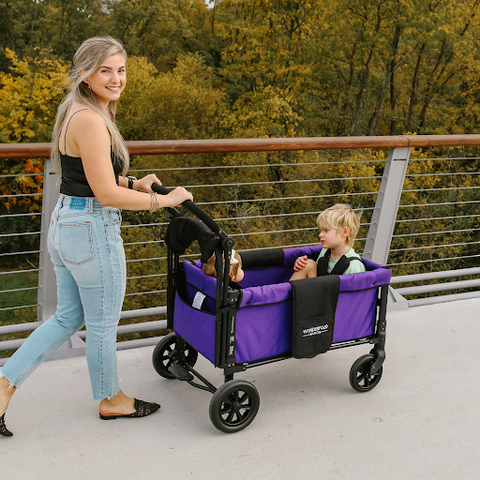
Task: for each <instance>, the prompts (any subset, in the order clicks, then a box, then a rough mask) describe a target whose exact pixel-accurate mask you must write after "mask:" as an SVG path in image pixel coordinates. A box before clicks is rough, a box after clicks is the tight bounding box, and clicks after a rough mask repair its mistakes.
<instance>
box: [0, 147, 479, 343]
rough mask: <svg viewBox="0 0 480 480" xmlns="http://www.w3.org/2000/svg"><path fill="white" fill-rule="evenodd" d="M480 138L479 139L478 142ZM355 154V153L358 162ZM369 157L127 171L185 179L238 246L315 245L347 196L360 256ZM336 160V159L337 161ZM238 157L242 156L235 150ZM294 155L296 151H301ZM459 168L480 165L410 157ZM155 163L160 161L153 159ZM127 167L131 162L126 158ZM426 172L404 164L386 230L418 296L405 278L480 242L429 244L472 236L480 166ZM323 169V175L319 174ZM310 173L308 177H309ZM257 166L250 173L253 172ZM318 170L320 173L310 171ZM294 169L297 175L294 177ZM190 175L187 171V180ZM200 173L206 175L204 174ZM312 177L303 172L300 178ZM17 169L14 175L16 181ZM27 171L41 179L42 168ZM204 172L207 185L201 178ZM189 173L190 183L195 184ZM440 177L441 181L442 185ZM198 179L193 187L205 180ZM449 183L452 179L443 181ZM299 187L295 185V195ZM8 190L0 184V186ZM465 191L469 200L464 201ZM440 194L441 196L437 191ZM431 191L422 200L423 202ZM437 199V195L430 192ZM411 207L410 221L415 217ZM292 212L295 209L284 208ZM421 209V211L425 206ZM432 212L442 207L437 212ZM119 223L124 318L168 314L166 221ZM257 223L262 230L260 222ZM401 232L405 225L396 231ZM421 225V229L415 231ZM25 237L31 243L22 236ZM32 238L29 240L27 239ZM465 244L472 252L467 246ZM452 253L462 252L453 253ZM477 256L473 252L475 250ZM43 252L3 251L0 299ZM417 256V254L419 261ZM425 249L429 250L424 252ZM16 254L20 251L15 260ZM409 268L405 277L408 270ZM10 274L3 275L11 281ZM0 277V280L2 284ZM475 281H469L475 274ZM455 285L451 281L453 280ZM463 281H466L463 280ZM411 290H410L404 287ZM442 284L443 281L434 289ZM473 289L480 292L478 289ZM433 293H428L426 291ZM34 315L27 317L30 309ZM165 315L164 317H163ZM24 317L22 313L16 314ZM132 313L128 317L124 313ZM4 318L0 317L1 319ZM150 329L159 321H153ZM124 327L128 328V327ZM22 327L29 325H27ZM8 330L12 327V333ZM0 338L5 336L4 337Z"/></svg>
mask: <svg viewBox="0 0 480 480" xmlns="http://www.w3.org/2000/svg"><path fill="white" fill-rule="evenodd" d="M479 141H480V140H479ZM215 155H217V157H216V158H217V159H218V161H219V162H230V159H229V158H227V157H228V154H225V155H222V156H219V155H218V154H215ZM358 156H359V154H357V158H358ZM364 156H365V158H362V159H361V160H358V159H356V160H354V161H351V160H348V155H346V154H345V153H342V155H336V154H335V152H332V156H331V157H332V158H331V159H332V161H321V162H318V161H312V162H305V161H300V160H299V161H298V163H295V162H286V163H282V162H272V163H268V162H267V163H258V162H257V163H254V164H242V165H225V164H218V165H211V164H210V165H207V166H205V165H196V164H195V161H193V160H189V161H190V163H192V166H184V165H183V166H180V167H171V166H166V167H162V168H158V166H157V165H158V163H156V161H152V168H151V169H145V168H142V169H136V170H134V169H132V173H133V174H135V173H147V172H148V173H150V172H154V173H157V175H159V176H160V177H161V178H162V180H163V181H164V183H167V181H168V184H170V185H177V184H181V185H186V186H187V188H189V189H190V190H192V191H193V192H194V195H195V200H196V203H197V204H198V205H199V206H200V207H201V208H202V209H204V210H205V211H206V212H207V213H209V214H210V213H214V214H215V219H216V221H217V223H218V224H219V225H220V226H221V227H222V228H223V229H224V230H225V231H227V232H228V233H229V236H231V237H232V238H234V239H235V241H236V243H237V246H236V247H235V248H237V249H238V250H240V251H241V250H242V249H251V248H256V249H267V248H272V247H280V248H288V247H293V246H299V245H313V244H315V243H316V242H317V231H316V227H315V217H316V215H317V214H318V211H319V210H320V209H322V208H325V207H326V206H329V205H330V204H332V203H335V202H337V201H343V202H351V203H352V204H353V205H354V207H355V208H358V209H361V210H363V213H364V217H363V221H362V225H361V231H360V234H359V235H358V237H357V243H356V249H357V251H359V252H361V251H362V249H363V247H364V245H365V242H366V240H367V230H368V228H369V227H370V221H371V218H372V215H373V213H374V211H375V208H376V200H377V196H378V193H379V188H380V181H381V179H382V175H383V169H384V166H385V161H386V160H385V158H379V159H376V158H375V159H372V154H371V152H366V153H365V155H364ZM336 157H338V158H340V157H341V159H340V160H336V159H335V158H336ZM236 158H239V157H238V155H237V157H236ZM298 158H300V157H298ZM455 161H457V162H458V164H462V162H465V161H470V162H476V163H477V164H478V159H477V157H452V158H427V159H412V160H410V165H411V166H412V165H423V166H425V165H427V163H429V164H433V163H437V164H441V163H442V162H443V163H444V162H455ZM157 162H158V161H157ZM132 165H133V168H134V166H135V160H134V161H133V162H132ZM429 168H431V170H432V171H431V172H418V171H410V168H409V170H408V172H407V174H406V176H405V187H404V189H403V193H402V200H401V201H400V205H399V210H398V216H397V219H396V221H395V231H394V232H393V234H392V236H391V240H392V247H391V248H390V254H389V259H388V264H389V265H390V266H391V267H392V269H393V275H394V277H395V276H397V277H398V278H399V279H401V282H397V283H398V284H401V285H403V286H402V287H400V288H403V289H404V290H403V291H404V292H405V291H407V292H410V291H413V292H414V293H409V295H411V297H412V298H414V297H415V296H417V295H416V294H415V291H416V290H415V287H412V286H411V284H412V282H413V281H414V279H415V281H423V277H420V278H422V280H417V276H418V275H429V273H426V272H427V271H429V272H430V271H431V270H432V269H434V267H432V266H431V265H432V264H436V263H438V264H441V265H442V270H441V271H439V272H433V273H434V274H436V275H437V276H436V277H434V279H435V280H434V281H435V282H437V281H438V280H439V279H441V278H446V277H442V275H443V274H442V271H444V270H445V269H448V268H450V267H449V266H445V265H446V264H447V263H449V262H450V263H451V266H452V268H454V269H456V270H458V271H463V269H459V268H458V266H459V265H461V264H462V262H471V261H475V260H477V259H478V257H479V256H480V255H479V254H478V252H479V250H478V240H477V241H475V238H469V239H468V240H466V241H454V242H443V243H438V244H437V243H435V241H434V240H435V239H436V238H437V236H443V237H446V236H459V235H462V234H463V235H469V236H472V235H478V231H479V230H480V228H476V226H475V224H474V223H472V222H475V221H477V222H478V220H477V219H478V217H479V216H480V215H478V214H475V213H471V212H470V213H465V212H462V211H461V210H462V209H464V208H475V207H476V205H477V204H478V203H480V193H479V189H480V183H479V177H478V173H479V172H478V169H477V170H475V171H452V172H451V173H450V172H447V171H441V172H440V171H437V170H438V168H436V169H433V168H432V167H431V166H430V167H429ZM247 169H248V171H249V172H250V174H249V179H246V180H245V181H239V180H238V178H235V176H236V175H237V174H238V172H247ZM320 170H321V171H320ZM279 171H281V174H282V175H284V177H283V178H274V179H271V178H265V177H268V175H273V176H274V174H278V172H279ZM305 171H306V173H305ZM252 172H253V173H252ZM312 172H313V173H316V175H313V174H312ZM294 174H295V175H297V176H296V177H294ZM192 175H193V176H192ZM205 175H208V177H206V176H205ZM308 175H310V177H309V178H304V176H308ZM19 176H22V175H16V176H15V177H16V178H18V177H19ZM31 176H36V177H38V174H32V175H31ZM1 178H3V179H8V178H9V176H8V175H2V176H0V179H1ZM206 178H208V182H205V181H204V179H206ZM192 179H194V181H193V182H192ZM432 179H433V180H435V182H437V184H436V185H434V186H431V185H429V184H428V181H429V180H432ZM467 179H468V182H469V184H468V185H462V184H461V183H462V182H464V183H465V182H467ZM440 180H441V181H443V182H444V184H442V185H440V184H439V183H438V182H440ZM202 181H204V182H203V183H198V182H202ZM415 182H417V183H418V182H427V183H426V184H425V186H426V187H427V188H422V187H421V186H418V185H417V186H416V185H415ZM445 182H450V183H451V184H448V183H447V184H445ZM298 190H301V192H300V193H299V192H298ZM3 191H5V189H4V190H3ZM459 192H460V193H461V195H462V198H461V199H456V200H451V199H448V201H443V200H445V198H446V197H447V196H448V195H452V193H453V194H455V193H456V194H459ZM415 195H417V196H422V200H421V201H422V202H423V201H427V200H432V199H433V201H432V202H431V203H414V202H412V201H409V199H411V198H413V197H414V196H415ZM465 195H468V196H469V197H470V198H468V199H466V198H464V197H465ZM439 196H440V197H442V198H441V199H438V198H437V197H439ZM41 197H42V193H38V192H35V193H31V194H29V193H20V194H15V193H5V195H2V198H3V199H4V200H7V201H11V200H16V199H19V198H21V199H22V200H24V201H25V200H27V199H28V200H29V201H30V200H31V201H33V200H36V201H38V199H40V198H41ZM426 197H428V199H427V200H425V198H426ZM433 197H435V198H433ZM409 209H410V210H412V211H413V212H414V214H415V216H416V218H411V217H412V215H413V214H412V212H409V211H408V210H409ZM426 209H431V210H435V209H436V210H438V211H442V210H444V209H455V210H456V211H457V214H455V215H439V216H437V217H435V216H433V215H432V216H429V215H428V214H425V212H426ZM290 210H294V211H290ZM422 211H423V212H424V214H423V215H422V214H421V212H422ZM1 213H2V214H1V215H0V222H1V223H3V224H4V225H6V224H7V223H8V222H9V221H11V220H13V221H15V220H20V219H28V217H29V216H31V217H37V218H40V216H41V213H40V212H18V213H11V212H9V213H4V212H3V211H1ZM435 213H438V212H435ZM124 214H125V215H124V216H125V223H124V224H123V225H122V234H123V235H124V238H125V243H124V245H125V249H126V253H127V269H128V270H127V271H128V277H127V288H128V290H127V296H126V300H125V312H124V314H123V318H124V320H128V319H131V318H133V317H132V315H133V314H130V313H128V312H129V311H130V312H136V313H135V314H137V315H139V316H140V314H139V313H138V312H143V313H146V314H149V312H147V311H148V310H151V312H150V313H155V314H156V315H157V316H158V315H159V312H162V311H163V313H164V305H165V287H164V285H165V281H166V249H165V244H164V241H163V235H164V232H165V229H166V228H167V226H168V222H167V221H166V219H165V221H162V220H160V221H159V218H158V216H157V217H155V218H154V217H153V216H151V215H149V214H141V215H139V214H130V213H129V212H124ZM432 222H433V223H434V222H437V223H438V222H442V226H446V227H447V228H446V229H444V230H442V229H441V228H439V227H438V226H437V228H433V229H430V230H428V229H427V228H426V225H429V223H432ZM451 222H470V223H469V224H468V225H464V226H459V227H458V228H456V227H451V226H448V225H446V224H448V223H451ZM408 225H409V226H410V227H408V228H410V230H412V229H414V230H415V231H406V230H405V228H407V227H406V226H408ZM262 227H263V228H262ZM402 229H403V230H402ZM416 230H421V231H416ZM40 234H41V232H40V231H38V229H37V230H36V231H31V232H26V231H23V232H10V231H9V232H5V233H4V232H3V231H2V232H0V244H2V245H3V243H2V242H3V241H7V240H12V239H13V238H14V237H15V236H17V237H18V238H19V239H20V238H22V241H23V240H25V239H28V238H29V237H32V238H33V237H35V236H39V235H40ZM425 238H430V239H431V241H430V240H429V241H427V242H426V243H424V244H422V245H416V244H415V242H416V241H422V242H425V240H424V239H425ZM407 241H411V242H413V243H412V244H411V245H406V246H405V245H399V244H398V242H400V243H404V244H405V243H407ZM27 243H28V242H27ZM30 244H31V242H30ZM442 249H445V250H447V251H451V252H453V253H454V254H453V255H446V256H445V257H444V258H442V257H439V258H431V257H430V258H426V257H425V255H426V253H425V252H432V251H439V250H442ZM468 249H474V250H475V249H476V250H475V251H472V252H470V250H468ZM457 250H458V251H457ZM475 252H477V253H475ZM39 253H40V250H39V249H38V248H37V249H35V248H30V249H25V250H22V251H18V252H16V251H15V252H13V251H4V250H3V249H2V251H0V262H2V270H3V271H1V272H0V283H1V284H2V286H1V288H0V300H1V299H2V298H5V296H8V295H11V294H13V295H18V294H21V293H24V294H28V293H30V294H32V293H33V294H34V293H36V290H37V289H38V287H37V286H35V287H32V286H26V287H18V288H16V287H15V288H13V287H12V288H10V286H8V284H9V283H10V282H11V280H10V278H11V277H10V276H12V275H18V276H24V275H26V274H29V275H31V276H33V277H31V278H30V281H33V282H35V281H36V279H35V277H36V275H37V274H38V273H39V268H31V267H32V266H34V267H37V266H38V263H35V262H38V254H39ZM419 254H421V255H423V256H422V257H421V258H420V257H419ZM428 255H430V256H431V255H432V254H431V253H428ZM20 256H23V257H26V259H24V260H21V259H20ZM12 258H16V259H18V262H17V263H18V264H20V263H21V264H22V267H23V268H21V269H19V268H18V267H17V268H15V266H13V268H11V269H10V271H8V270H9V268H6V267H5V265H7V264H9V262H10V265H12V262H11V261H10V259H12ZM185 258H187V259H194V258H198V251H196V247H193V248H191V249H190V250H189V251H187V252H186V255H185ZM406 271H408V274H405V272H406ZM464 271H465V272H467V273H464V275H469V276H472V275H478V272H476V273H475V272H474V270H472V269H471V268H470V269H464ZM7 277H9V278H8V279H7ZM2 278H3V282H2ZM474 280H475V279H474ZM450 283H451V282H450ZM456 283H457V286H458V288H464V287H465V288H467V289H469V288H470V286H471V285H472V283H468V284H465V283H462V281H459V282H456ZM467 285H468V286H467ZM406 288H408V289H413V290H405V289H406ZM440 288H442V287H440ZM451 288H453V286H452V285H448V286H447V285H445V290H450V289H451ZM477 290H478V289H477ZM427 293H428V294H430V293H431V292H427ZM36 306H37V303H36V299H34V301H33V302H23V303H22V306H12V305H7V304H5V301H0V315H1V314H3V315H4V316H3V319H4V318H5V314H6V313H9V312H14V313H15V315H16V317H17V318H18V319H19V320H20V321H24V320H25V318H26V317H27V315H24V313H23V312H24V310H26V309H29V310H31V314H29V316H28V319H27V321H29V322H32V323H34V322H35V321H36V318H35V307H36ZM32 314H33V315H32ZM160 315H161V314H160ZM19 317H22V318H19ZM127 317H128V318H127ZM3 319H2V318H1V317H0V321H2V323H4V320H3ZM153 325H154V327H155V328H158V327H159V325H163V323H161V322H160V323H158V321H156V323H155V324H153V323H152V326H153ZM125 326H127V325H125ZM2 328H3V327H2V326H0V334H2V333H3V330H2ZM148 328H150V327H148V326H142V327H141V330H142V331H145V330H148ZM24 329H25V327H24V326H21V327H20V325H19V331H20V330H24ZM127 330H128V332H130V333H131V332H135V331H138V330H140V327H138V329H137V330H136V327H135V326H129V327H128V329H124V332H126V331H127ZM24 331H25V330H24ZM9 332H11V329H9ZM0 343H1V342H0ZM0 348H1V347H0Z"/></svg>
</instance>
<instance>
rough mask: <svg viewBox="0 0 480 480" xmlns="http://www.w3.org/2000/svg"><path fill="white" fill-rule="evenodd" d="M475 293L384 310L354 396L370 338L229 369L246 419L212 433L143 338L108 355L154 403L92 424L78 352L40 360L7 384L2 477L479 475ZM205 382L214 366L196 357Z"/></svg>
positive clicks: (198, 397) (193, 395)
mask: <svg viewBox="0 0 480 480" xmlns="http://www.w3.org/2000/svg"><path fill="white" fill-rule="evenodd" d="M479 312H480V299H471V300H463V301H458V302H451V303H446V304H439V305H434V306H425V307H417V308H413V309H409V310H401V311H392V312H389V314H388V317H387V320H388V326H387V360H386V362H385V364H384V375H383V378H382V380H381V382H380V383H379V385H378V386H377V387H376V388H375V389H373V390H372V391H371V392H368V393H357V392H355V391H354V390H353V389H352V388H351V387H350V385H349V382H348V374H349V370H350V367H351V365H352V363H353V362H354V361H355V360H356V359H357V358H358V357H359V356H361V355H362V354H364V353H367V352H368V351H369V346H368V345H363V346H357V347H351V348H346V349H342V350H337V351H333V352H328V353H327V354H325V355H321V356H317V357H316V358H314V359H312V360H294V359H290V360H287V361H282V362H278V363H275V364H270V365H266V366H262V367H258V368H253V369H251V370H248V371H247V372H244V373H242V374H239V375H237V376H236V378H243V379H245V380H249V381H251V382H254V384H255V385H256V387H257V388H258V390H259V392H260V397H261V406H260V411H259V413H258V415H257V417H256V419H255V420H254V422H253V423H252V424H251V425H250V426H249V427H247V428H246V429H245V430H243V431H241V432H238V433H235V434H224V433H221V432H219V431H218V430H216V429H215V428H214V427H213V425H212V424H211V422H210V419H209V415H208V408H209V402H210V399H211V394H209V393H208V392H204V391H201V390H198V389H195V388H193V387H191V386H189V385H187V384H185V383H181V382H179V381H176V380H173V381H169V380H165V379H163V378H161V377H159V376H158V375H157V374H156V373H155V371H154V369H153V367H152V364H151V355H152V351H153V347H144V348H140V349H135V350H126V351H121V352H119V354H118V358H119V366H120V373H121V379H122V389H123V390H124V391H125V392H126V393H128V394H131V395H135V396H138V397H140V398H143V399H145V400H156V401H159V402H160V403H161V404H162V409H161V411H160V413H157V414H155V415H152V416H151V417H148V418H144V419H120V420H112V421H108V422H105V421H102V420H100V419H99V418H98V414H97V404H96V403H95V402H93V401H92V400H91V392H90V385H89V380H88V373H87V366H86V362H85V358H84V357H78V358H70V359H65V360H55V361H50V362H47V363H45V364H44V365H43V366H42V367H41V368H40V369H39V370H38V371H37V372H35V373H34V374H33V375H32V377H30V379H29V380H28V381H27V382H26V383H25V384H24V385H23V386H22V388H21V389H20V390H19V391H18V392H17V393H16V394H15V397H14V399H13V401H12V404H11V407H10V409H9V411H8V414H7V425H8V426H9V428H10V429H11V430H12V431H13V432H14V433H15V435H14V437H11V438H5V437H0V472H1V478H2V479H5V480H7V479H8V480H24V479H29V480H47V479H48V480H57V479H62V480H91V479H95V480H96V479H102V480H110V479H121V480H123V479H135V480H137V479H145V480H152V479H169V480H186V479H195V480H203V479H209V480H216V479H220V478H225V479H228V480H246V479H261V480H270V479H271V480H283V479H290V478H295V479H297V478H298V479H301V480H317V479H326V480H336V479H348V480H367V479H368V480H377V479H378V480H380V479H381V480H397V479H398V480H410V479H412V480H413V479H422V480H457V479H459V480H460V479H461V480H477V479H479V478H480V474H479V473H478V471H479V469H480V455H479V445H480V408H479V400H480V384H479V378H480V376H479V367H480V348H479V342H480V322H479ZM197 369H198V371H199V372H200V373H202V374H203V375H204V376H205V377H206V378H207V379H209V380H210V381H211V382H212V383H214V384H215V385H217V386H219V385H221V383H222V382H223V376H222V371H221V370H218V369H214V368H213V367H212V365H211V364H210V363H209V362H208V361H206V360H204V359H203V358H202V357H200V358H199V361H198V362H197Z"/></svg>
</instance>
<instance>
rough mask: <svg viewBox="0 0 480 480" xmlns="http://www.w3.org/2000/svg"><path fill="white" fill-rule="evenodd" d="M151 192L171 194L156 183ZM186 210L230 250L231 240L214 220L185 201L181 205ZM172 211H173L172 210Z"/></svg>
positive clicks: (189, 201) (197, 207)
mask: <svg viewBox="0 0 480 480" xmlns="http://www.w3.org/2000/svg"><path fill="white" fill-rule="evenodd" d="M152 190H153V191H155V192H157V193H160V194H161V195H167V194H169V193H170V192H171V190H170V189H169V188H166V187H163V186H161V185H158V184H157V183H153V184H152ZM182 206H184V207H185V208H186V209H187V210H190V211H191V212H192V213H193V214H194V215H196V216H197V217H198V218H199V219H200V220H201V221H202V222H203V223H204V224H205V225H206V226H207V227H208V228H209V229H210V230H211V231H212V232H213V233H215V234H216V235H218V236H219V237H220V239H221V240H222V244H223V246H224V248H232V247H233V244H234V242H233V240H232V239H231V238H230V237H229V236H228V235H227V234H226V233H225V232H224V231H223V230H222V229H221V228H220V227H219V226H218V225H217V223H216V222H215V220H213V218H212V217H210V216H209V215H208V214H206V213H205V212H204V211H203V210H202V209H201V208H200V207H199V206H198V205H196V204H195V203H194V202H192V201H191V200H185V201H184V202H183V203H182ZM172 210H173V209H172Z"/></svg>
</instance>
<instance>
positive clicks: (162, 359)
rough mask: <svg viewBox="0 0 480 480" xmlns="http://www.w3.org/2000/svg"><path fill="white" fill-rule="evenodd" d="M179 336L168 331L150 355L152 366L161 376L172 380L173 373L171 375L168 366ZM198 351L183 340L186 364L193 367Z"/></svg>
mask: <svg viewBox="0 0 480 480" xmlns="http://www.w3.org/2000/svg"><path fill="white" fill-rule="evenodd" d="M179 340H180V337H179V336H178V335H177V334H176V333H170V334H169V335H166V336H165V337H163V338H162V339H161V340H160V341H159V342H158V343H157V345H156V346H155V349H154V350H153V355H152V362H153V368H155V370H156V372H157V373H158V374H159V375H160V376H161V377H163V378H167V379H169V380H173V379H174V378H176V377H175V375H172V374H171V373H170V372H169V371H168V367H169V366H170V365H171V363H172V360H171V356H172V353H173V352H174V351H175V350H176V349H177V343H178V341H179ZM197 358H198V352H197V351H196V350H195V349H194V348H193V347H192V346H190V345H189V344H188V343H186V342H185V360H186V361H187V363H188V365H190V366H191V367H193V366H194V365H195V363H196V361H197Z"/></svg>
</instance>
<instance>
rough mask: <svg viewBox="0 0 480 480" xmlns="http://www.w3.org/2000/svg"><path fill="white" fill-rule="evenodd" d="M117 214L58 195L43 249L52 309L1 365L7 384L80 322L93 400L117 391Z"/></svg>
mask: <svg viewBox="0 0 480 480" xmlns="http://www.w3.org/2000/svg"><path fill="white" fill-rule="evenodd" d="M120 223H121V213H120V210H118V209H117V208H113V207H104V206H103V205H101V204H100V203H99V202H98V200H97V199H95V198H81V197H68V196H65V195H60V198H59V199H58V202H57V205H56V207H55V210H54V212H53V214H52V220H51V225H50V230H49V233H48V250H49V253H50V256H51V258H52V262H53V264H54V267H55V273H56V276H57V302H58V303H57V310H56V312H55V314H54V315H52V317H50V318H49V319H48V320H47V321H46V322H44V323H43V324H42V325H40V326H39V327H38V328H37V329H36V330H34V331H33V332H32V333H31V334H30V336H29V337H28V338H27V340H26V341H25V343H24V344H23V345H22V346H21V348H19V349H18V350H17V351H16V352H15V354H14V355H13V356H12V357H11V358H10V359H9V361H8V362H7V363H6V364H5V365H4V366H3V369H2V371H1V372H0V375H3V376H4V377H5V378H6V379H7V380H8V381H9V382H10V384H11V385H14V386H16V387H19V386H20V385H21V384H22V383H23V381H24V380H25V379H26V378H27V377H28V376H29V375H30V374H31V373H32V372H33V371H34V370H35V369H36V368H37V367H38V366H39V365H40V364H41V363H42V362H43V361H44V360H45V359H46V358H47V356H48V355H49V354H51V353H52V352H54V351H55V350H56V349H57V348H58V347H59V346H60V345H61V344H62V343H63V342H65V340H67V339H68V338H70V337H71V336H72V335H73V334H75V333H76V332H77V331H78V330H79V329H80V328H82V326H83V325H84V324H85V325H86V329H87V333H86V357H87V363H88V370H89V374H90V381H91V384H92V390H93V398H94V400H103V399H104V398H107V397H112V396H114V395H116V394H117V393H118V391H119V390H120V387H119V383H118V375H117V358H116V339H117V337H116V334H117V325H118V321H119V319H120V312H121V309H122V303H123V298H124V295H125V283H126V264H125V252H124V249H123V242H122V238H121V236H120Z"/></svg>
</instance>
